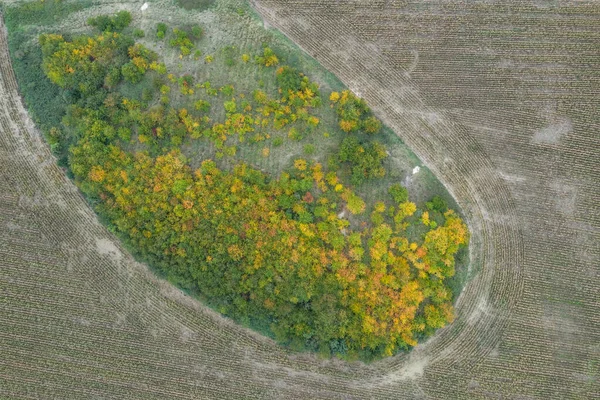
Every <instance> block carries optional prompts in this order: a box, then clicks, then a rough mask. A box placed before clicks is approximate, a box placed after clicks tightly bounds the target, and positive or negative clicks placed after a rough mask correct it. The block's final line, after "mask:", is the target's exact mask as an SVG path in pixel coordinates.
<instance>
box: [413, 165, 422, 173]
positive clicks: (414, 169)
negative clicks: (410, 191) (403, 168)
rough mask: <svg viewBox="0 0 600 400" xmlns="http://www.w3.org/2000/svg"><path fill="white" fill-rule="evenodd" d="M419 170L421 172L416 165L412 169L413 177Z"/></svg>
mask: <svg viewBox="0 0 600 400" xmlns="http://www.w3.org/2000/svg"><path fill="white" fill-rule="evenodd" d="M420 170H421V167H419V166H418V165H417V166H416V167H414V168H413V175H414V174H418V173H419V171H420Z"/></svg>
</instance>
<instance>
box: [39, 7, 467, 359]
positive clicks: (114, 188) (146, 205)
mask: <svg viewBox="0 0 600 400" xmlns="http://www.w3.org/2000/svg"><path fill="white" fill-rule="evenodd" d="M106 18H108V19H106ZM106 18H100V17H98V18H96V19H94V20H93V21H91V23H92V24H93V25H95V26H98V27H100V28H101V30H102V31H103V33H101V34H99V35H95V36H80V37H75V38H73V39H72V40H66V39H65V38H64V37H62V36H61V35H55V34H47V35H42V36H41V37H40V45H41V47H42V51H43V55H44V59H43V64H42V68H43V69H44V71H45V73H46V75H47V76H48V78H49V79H50V80H51V81H52V82H53V83H55V84H56V85H58V86H59V87H61V88H62V89H64V90H65V91H74V92H77V93H78V95H77V96H74V97H72V99H73V101H72V104H71V105H70V106H69V108H68V111H67V113H66V115H65V116H64V118H63V123H62V125H61V126H59V127H55V128H54V129H55V131H54V132H55V133H54V136H53V137H56V141H57V142H62V143H63V144H64V146H63V148H64V149H65V151H68V160H69V167H70V170H71V171H72V173H73V175H74V177H75V182H76V183H77V185H78V187H79V188H80V189H81V190H82V192H83V193H84V194H85V195H86V196H87V197H88V198H89V199H90V200H91V201H92V202H93V204H95V206H96V210H97V211H98V212H99V213H100V214H101V215H102V216H103V217H104V218H105V219H106V220H107V221H108V222H109V223H110V224H111V226H112V227H113V228H114V230H115V231H116V232H117V233H118V234H119V235H120V236H121V237H122V238H123V240H124V241H125V242H126V243H128V244H129V245H130V247H131V248H132V249H134V251H135V252H136V253H138V254H139V256H140V257H141V258H142V259H143V260H145V261H147V262H149V263H150V264H151V265H152V266H154V267H155V268H157V269H158V270H160V271H162V272H163V273H164V274H165V275H166V276H168V277H169V278H170V279H171V280H173V281H175V282H176V283H178V284H179V285H181V286H183V287H185V288H187V289H190V290H193V291H197V292H199V293H201V294H202V296H203V298H206V299H207V301H208V303H209V304H211V305H212V306H213V307H215V308H216V309H217V310H219V311H220V312H221V313H223V314H225V315H228V316H231V317H232V318H234V319H236V320H238V321H241V322H243V323H247V324H250V325H251V326H254V327H261V328H263V329H265V330H267V331H268V332H270V333H271V334H272V335H273V336H274V337H275V338H276V339H277V340H278V341H280V342H282V343H284V344H288V345H290V346H292V347H294V348H297V349H310V350H314V351H320V352H322V353H326V354H337V355H345V356H350V357H356V356H360V357H363V358H369V357H381V356H384V355H391V354H393V353H395V352H396V351H398V350H401V349H407V348H409V347H410V346H414V345H415V344H416V341H417V338H419V337H421V336H423V335H427V334H430V333H431V332H433V330H435V329H437V328H439V327H442V326H444V325H445V324H446V323H448V322H451V321H452V319H453V309H452V294H451V291H450V289H449V288H448V287H447V285H446V280H447V279H448V278H450V277H452V276H453V275H454V263H455V261H454V256H455V255H456V253H457V251H458V250H459V249H460V248H461V247H462V246H465V245H466V244H467V242H468V238H469V233H468V231H467V227H466V226H465V224H464V223H463V221H462V220H461V219H460V218H459V216H458V215H457V214H456V213H455V212H454V211H452V210H447V207H446V205H445V204H443V202H442V201H441V200H435V199H434V200H432V202H431V204H428V207H429V208H428V210H427V211H426V210H421V209H418V208H417V206H416V204H414V203H412V202H410V201H409V199H408V192H407V191H406V189H405V188H403V187H402V186H400V185H393V186H392V187H390V189H389V193H390V196H389V198H386V199H380V200H381V201H379V202H378V203H377V204H369V203H368V202H366V201H365V199H363V198H361V197H360V196H359V195H358V194H357V192H356V190H355V187H357V186H359V185H360V184H361V183H362V182H363V181H364V180H365V179H377V178H378V177H381V176H383V175H384V174H385V168H384V166H383V164H382V160H383V159H385V157H386V150H385V148H384V147H383V145H381V144H379V143H377V142H372V141H368V142H363V141H362V139H361V138H360V137H359V136H356V135H357V134H358V133H361V132H362V133H364V134H366V135H372V134H376V133H377V132H379V130H380V129H381V123H380V122H379V120H377V119H376V118H375V117H374V115H373V114H372V112H371V111H370V110H369V108H368V107H367V105H366V104H365V102H364V101H363V100H361V99H358V98H357V97H356V96H354V95H353V94H351V93H350V92H349V91H343V92H342V93H341V94H339V93H337V92H334V93H332V94H331V95H330V97H329V98H330V100H331V102H332V105H333V106H334V107H333V110H332V111H331V112H335V114H336V117H337V118H338V121H339V126H340V129H341V130H342V131H344V132H346V133H347V134H348V136H347V137H346V138H345V139H344V140H343V141H342V142H341V144H340V147H339V150H338V154H337V157H338V159H339V162H341V163H348V164H349V165H350V166H351V169H352V174H351V179H350V180H349V181H346V180H344V179H343V177H341V176H340V175H338V174H337V173H336V171H333V170H328V168H327V167H326V166H324V165H322V164H321V163H318V162H314V161H311V160H306V159H302V158H296V159H294V160H293V161H292V162H291V165H290V168H288V169H287V170H286V171H285V172H283V173H282V174H281V175H280V176H274V175H271V174H269V173H267V172H263V171H259V170H258V169H257V168H254V167H253V166H252V165H249V164H248V163H245V162H238V163H236V164H235V165H234V166H233V168H231V169H223V168H219V167H218V166H217V163H216V162H215V160H212V159H205V160H204V161H203V162H202V163H201V165H200V166H199V167H198V168H196V169H194V168H193V167H192V166H191V164H190V162H189V160H188V159H187V158H186V156H184V154H183V152H182V151H181V148H182V144H183V143H190V141H193V140H200V141H203V143H207V145H208V143H210V145H211V146H215V147H216V149H217V150H218V151H219V152H222V153H221V154H225V152H228V153H232V154H235V153H236V148H235V146H230V145H228V143H229V142H231V141H232V140H233V138H236V140H238V142H237V143H244V141H245V140H246V137H252V138H253V139H252V140H254V141H262V140H266V139H267V136H268V135H269V134H268V132H270V131H281V130H287V129H288V128H286V126H288V125H293V126H294V127H293V128H292V129H293V130H296V134H300V133H299V132H300V131H301V132H303V133H307V132H310V131H311V129H314V128H315V127H317V126H318V125H319V123H320V121H319V118H318V117H316V115H315V114H314V113H313V110H315V109H318V108H319V107H321V100H320V98H321V97H320V96H321V95H320V88H319V86H318V84H317V83H315V82H312V81H311V80H310V79H309V78H308V77H307V76H306V75H304V74H303V73H301V72H300V71H297V70H296V69H294V68H292V67H290V66H287V65H282V60H281V58H280V57H279V56H278V55H276V54H275V53H274V52H273V51H272V50H271V49H269V48H264V49H263V50H262V52H260V53H259V54H258V55H257V56H256V58H255V62H256V63H257V65H260V66H261V68H272V70H273V74H272V77H273V80H274V82H275V83H276V84H277V87H278V93H279V94H280V97H279V98H271V97H270V96H269V95H268V94H266V93H265V92H263V91H261V90H260V89H259V88H258V87H257V89H256V90H255V91H254V92H253V93H248V94H247V95H243V96H237V97H235V96H234V87H233V85H231V86H230V87H224V88H222V89H221V92H227V93H228V95H227V97H226V99H225V100H224V101H223V102H222V104H221V106H220V107H215V105H216V101H217V97H216V95H217V94H216V93H213V91H214V90H215V89H214V88H212V87H211V85H210V83H209V82H205V83H202V84H200V83H198V84H194V82H193V78H192V77H191V76H187V77H186V76H183V77H179V78H178V77H176V76H174V75H168V78H169V80H168V81H165V80H164V76H165V75H166V74H167V71H166V67H165V66H164V64H161V63H160V62H159V56H158V55H157V54H155V53H154V52H152V51H150V50H148V49H147V48H145V47H144V46H142V45H141V44H136V43H134V41H133V38H131V37H130V36H128V35H125V34H121V33H119V32H118V31H119V30H121V28H120V27H121V25H122V24H121V23H119V22H118V21H121V18H119V17H118V15H117V17H106ZM107 21H108V22H107ZM128 23H129V22H127V24H128ZM158 32H159V34H160V32H166V30H161V29H160V27H159V31H158ZM173 34H174V37H173V38H172V39H171V42H170V43H171V45H173V46H175V47H186V48H190V43H191V40H192V36H191V35H190V34H187V33H185V32H184V31H179V30H174V31H173ZM201 34H202V30H201V29H200V28H198V29H195V33H194V35H197V36H200V35H201ZM159 36H160V35H159ZM163 36H164V35H163ZM188 41H189V43H188ZM182 53H184V52H183V51H182ZM184 55H185V54H184ZM148 75H152V76H153V77H154V78H155V80H157V81H158V85H155V86H156V90H157V91H160V93H159V97H160V100H158V98H155V97H154V94H153V93H152V92H150V93H148V95H147V96H146V100H147V101H144V100H139V99H134V98H128V97H125V96H124V95H123V94H122V93H121V92H120V91H119V87H120V86H122V85H125V84H127V85H137V84H139V83H140V82H141V81H142V79H144V78H145V77H146V76H148ZM177 88H179V92H180V93H181V94H182V95H183V96H184V98H185V97H189V107H185V106H178V107H175V106H172V105H171V96H174V92H177ZM172 89H176V90H172ZM201 89H203V90H204V92H205V93H206V94H207V95H208V97H207V98H199V97H197V96H198V93H197V92H195V90H201ZM210 93H213V94H215V96H212V95H210ZM92 98H93V99H94V100H93V101H91V100H90V99H92ZM213 109H215V110H216V109H218V110H223V112H224V115H223V116H222V119H220V120H215V121H213V120H211V118H210V117H209V116H208V113H209V112H210V110H213ZM263 127H264V128H265V129H266V130H265V131H263V130H262V128H263ZM290 132H291V131H290ZM292 136H293V135H292ZM290 137H291V136H290ZM68 144H71V145H70V147H69V146H68ZM66 148H68V150H67V149H66ZM263 154H266V156H268V154H269V153H268V152H263ZM440 203H442V204H440ZM388 205H389V206H388ZM367 210H369V212H371V211H372V214H371V223H364V224H362V225H360V227H359V228H356V227H352V226H351V223H350V220H349V218H350V217H346V215H350V216H359V215H361V214H364V213H365V212H366V211H367ZM416 217H418V218H416ZM414 224H418V225H419V226H421V228H422V230H423V232H424V233H423V235H422V236H421V237H420V238H419V240H417V241H415V240H409V235H408V234H407V229H408V227H409V226H410V225H414Z"/></svg>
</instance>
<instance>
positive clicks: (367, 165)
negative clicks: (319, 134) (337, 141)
mask: <svg viewBox="0 0 600 400" xmlns="http://www.w3.org/2000/svg"><path fill="white" fill-rule="evenodd" d="M386 157H387V154H386V151H385V148H384V147H383V146H382V145H381V144H380V143H377V142H368V143H365V144H361V143H360V141H359V140H358V139H357V138H356V137H355V136H347V137H346V138H345V139H344V140H343V141H342V145H341V146H340V151H339V153H338V159H339V161H340V162H342V163H348V164H350V169H351V182H352V184H353V185H360V184H361V183H363V182H364V181H365V180H367V179H371V178H381V177H383V176H384V175H385V168H384V167H383V160H384V159H385V158H386Z"/></svg>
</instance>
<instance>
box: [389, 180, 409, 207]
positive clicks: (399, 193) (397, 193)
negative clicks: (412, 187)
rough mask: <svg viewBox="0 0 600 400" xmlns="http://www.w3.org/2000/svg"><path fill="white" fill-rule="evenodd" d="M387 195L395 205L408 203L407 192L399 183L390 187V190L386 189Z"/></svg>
mask: <svg viewBox="0 0 600 400" xmlns="http://www.w3.org/2000/svg"><path fill="white" fill-rule="evenodd" d="M388 193H389V194H390V196H392V198H393V199H394V202H395V203H396V204H400V203H404V202H405V201H408V190H407V189H406V188H405V187H404V186H402V185H400V184H399V183H396V184H394V185H392V186H390V188H389V189H388Z"/></svg>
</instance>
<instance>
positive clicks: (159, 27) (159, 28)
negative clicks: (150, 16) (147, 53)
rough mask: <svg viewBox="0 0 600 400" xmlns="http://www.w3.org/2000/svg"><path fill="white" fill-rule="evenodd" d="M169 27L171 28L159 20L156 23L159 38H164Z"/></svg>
mask: <svg viewBox="0 0 600 400" xmlns="http://www.w3.org/2000/svg"><path fill="white" fill-rule="evenodd" d="M167 29H169V28H168V27H167V24H165V23H162V22H159V23H158V24H157V25H156V37H157V38H159V39H164V37H165V35H166V34H167Z"/></svg>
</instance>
